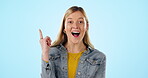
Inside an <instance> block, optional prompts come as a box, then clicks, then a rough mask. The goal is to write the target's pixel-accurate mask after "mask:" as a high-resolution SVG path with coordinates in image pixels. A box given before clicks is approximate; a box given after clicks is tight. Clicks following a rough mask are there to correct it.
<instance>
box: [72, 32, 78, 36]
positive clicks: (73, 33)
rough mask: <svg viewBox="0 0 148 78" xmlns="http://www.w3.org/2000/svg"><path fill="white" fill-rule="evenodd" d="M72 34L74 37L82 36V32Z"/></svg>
mask: <svg viewBox="0 0 148 78" xmlns="http://www.w3.org/2000/svg"><path fill="white" fill-rule="evenodd" d="M71 34H72V35H73V36H74V37H78V36H79V35H80V32H71Z"/></svg>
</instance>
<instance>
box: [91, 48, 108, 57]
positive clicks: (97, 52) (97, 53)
mask: <svg viewBox="0 0 148 78" xmlns="http://www.w3.org/2000/svg"><path fill="white" fill-rule="evenodd" d="M91 53H92V54H93V55H96V56H98V57H100V58H104V57H106V55H105V54H104V53H103V52H101V51H99V50H97V49H93V50H92V52H91Z"/></svg>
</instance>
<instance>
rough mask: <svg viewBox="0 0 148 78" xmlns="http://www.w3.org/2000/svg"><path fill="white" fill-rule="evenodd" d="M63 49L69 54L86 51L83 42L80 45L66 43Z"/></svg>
mask: <svg viewBox="0 0 148 78" xmlns="http://www.w3.org/2000/svg"><path fill="white" fill-rule="evenodd" d="M65 47H66V48H67V50H68V52H70V53H79V52H81V51H84V50H86V46H85V45H84V43H83V42H80V43H70V42H67V43H66V44H65Z"/></svg>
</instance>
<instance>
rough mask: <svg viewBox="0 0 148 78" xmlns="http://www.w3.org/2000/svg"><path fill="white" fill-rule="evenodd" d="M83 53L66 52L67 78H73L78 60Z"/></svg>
mask: <svg viewBox="0 0 148 78" xmlns="http://www.w3.org/2000/svg"><path fill="white" fill-rule="evenodd" d="M83 52H84V51H82V52H79V53H69V52H68V78H75V75H76V70H77V66H78V62H79V59H80V57H81V55H82V53H83Z"/></svg>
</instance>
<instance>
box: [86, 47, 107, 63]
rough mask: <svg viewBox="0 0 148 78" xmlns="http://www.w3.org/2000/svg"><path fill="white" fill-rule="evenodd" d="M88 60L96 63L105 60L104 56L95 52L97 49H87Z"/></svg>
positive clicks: (97, 51)
mask: <svg viewBox="0 0 148 78" xmlns="http://www.w3.org/2000/svg"><path fill="white" fill-rule="evenodd" d="M87 58H88V60H96V61H98V62H99V61H104V60H106V55H105V54H104V53H103V52H101V51H99V50H97V49H92V48H91V49H89V50H88V55H87Z"/></svg>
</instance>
